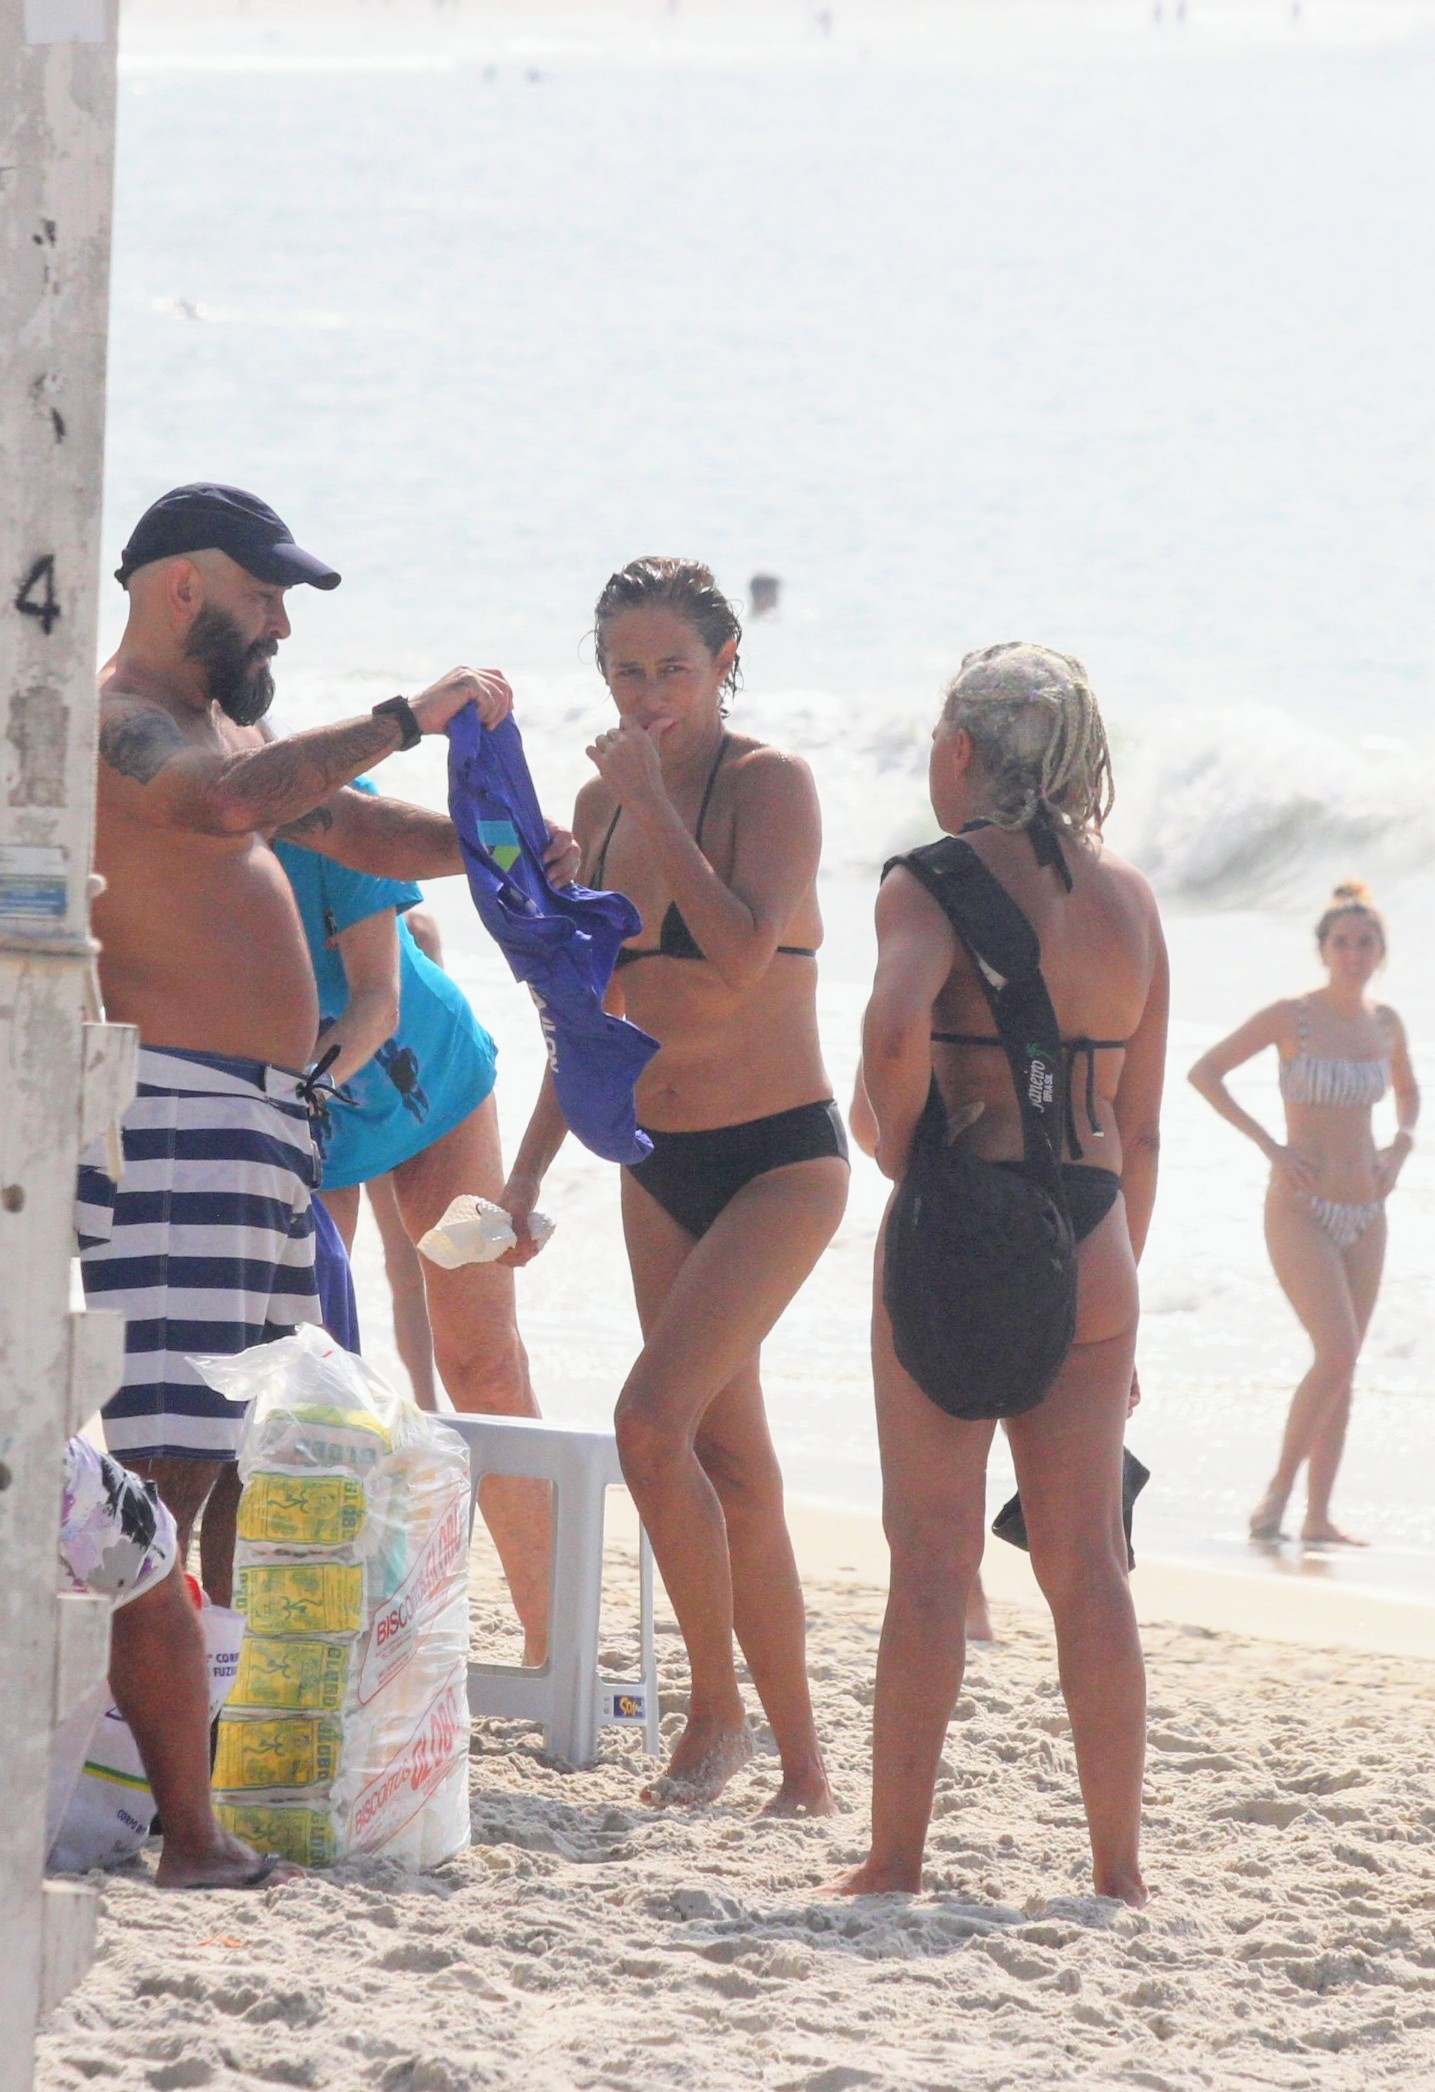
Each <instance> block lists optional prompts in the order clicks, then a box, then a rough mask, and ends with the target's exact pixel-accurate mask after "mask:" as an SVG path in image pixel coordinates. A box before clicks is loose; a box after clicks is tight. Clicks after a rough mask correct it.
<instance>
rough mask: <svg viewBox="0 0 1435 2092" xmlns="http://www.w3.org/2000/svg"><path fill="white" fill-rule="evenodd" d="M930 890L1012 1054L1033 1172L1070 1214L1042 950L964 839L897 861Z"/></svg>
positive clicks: (1058, 1061) (1058, 1073)
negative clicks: (972, 966) (962, 947)
mask: <svg viewBox="0 0 1435 2092" xmlns="http://www.w3.org/2000/svg"><path fill="white" fill-rule="evenodd" d="M894 865H901V867H902V869H903V870H904V871H906V872H910V873H911V875H912V877H913V878H914V879H916V880H917V881H918V883H919V884H920V885H922V886H924V887H925V888H926V889H927V892H928V893H929V894H930V895H931V896H932V899H933V900H934V901H935V902H936V903H937V906H938V907H939V908H940V909H941V911H942V913H943V914H944V915H945V916H946V918H947V921H948V922H949V923H950V924H951V926H952V928H953V929H954V930H955V931H956V933H957V935H958V937H960V939H961V941H962V943H963V944H964V945H965V947H966V949H967V951H968V952H969V953H970V954H971V957H972V960H973V962H974V964H975V966H976V972H977V978H978V980H979V981H980V982H981V984H982V992H983V994H984V995H985V996H986V999H987V1004H988V1007H989V1008H990V1010H991V1013H992V1022H993V1024H994V1025H995V1026H996V1030H997V1036H998V1037H999V1038H1000V1040H1001V1042H1002V1045H1003V1047H1004V1048H1005V1049H1006V1056H1007V1061H1008V1064H1009V1065H1010V1068H1011V1076H1012V1083H1013V1085H1014V1087H1015V1089H1016V1100H1017V1104H1018V1106H1019V1107H1020V1110H1021V1118H1022V1133H1023V1139H1024V1143H1025V1148H1026V1164H1027V1168H1028V1170H1030V1171H1031V1172H1032V1174H1034V1175H1035V1176H1037V1177H1038V1178H1039V1179H1040V1180H1041V1182H1042V1183H1043V1184H1044V1185H1045V1186H1046V1188H1047V1190H1048V1191H1050V1192H1051V1194H1052V1196H1053V1197H1054V1198H1055V1199H1056V1201H1057V1204H1058V1205H1059V1206H1060V1207H1061V1209H1062V1211H1063V1212H1065V1211H1066V1193H1065V1188H1064V1186H1063V1185H1062V1182H1061V1106H1062V1097H1063V1094H1064V1091H1063V1081H1064V1070H1065V1063H1064V1061H1063V1058H1062V1049H1061V1027H1060V1025H1059V1024H1058V1023H1057V1021H1056V1011H1055V1010H1054V1009H1053V1007H1052V1001H1051V997H1050V995H1049V994H1048V993H1047V986H1046V982H1045V980H1044V979H1043V978H1042V971H1041V945H1040V942H1039V941H1038V939H1037V934H1036V932H1035V930H1033V928H1032V926H1031V924H1030V923H1029V922H1028V921H1027V918H1026V916H1025V915H1024V914H1023V913H1022V911H1021V909H1020V908H1018V906H1017V904H1016V902H1015V901H1014V900H1013V899H1012V897H1011V895H1010V894H1009V893H1008V892H1007V890H1006V888H1005V887H1004V886H1003V885H1002V883H1001V881H1000V880H999V879H997V878H996V877H995V876H994V875H993V873H992V872H990V871H989V870H988V869H987V867H986V865H984V864H983V862H982V860H981V858H980V857H978V855H977V853H976V851H975V850H974V849H973V848H972V847H971V845H970V843H966V842H963V841H962V839H961V837H960V836H954V835H948V836H943V838H942V839H941V841H940V842H936V843H927V844H926V845H924V847H923V848H921V849H920V850H909V851H907V852H906V853H905V855H903V856H901V857H893V858H891V859H889V860H888V862H887V863H886V864H885V865H884V866H883V868H882V876H883V878H884V879H885V878H886V876H887V874H888V872H890V871H891V870H892V868H893V866H894Z"/></svg>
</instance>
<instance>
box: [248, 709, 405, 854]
mask: <svg viewBox="0 0 1435 2092" xmlns="http://www.w3.org/2000/svg"><path fill="white" fill-rule="evenodd" d="M397 746H398V729H397V728H396V727H395V726H394V724H393V721H392V720H389V719H354V720H350V721H348V722H347V723H346V724H345V725H343V726H321V727H311V728H310V729H309V731H308V732H307V733H302V734H294V735H292V736H291V737H290V738H289V739H288V740H285V741H272V742H271V743H270V744H269V746H268V747H267V748H258V749H256V750H255V751H254V753H253V754H252V755H244V756H240V757H239V758H237V760H236V761H234V762H233V763H232V764H231V765H230V766H229V768H228V769H227V770H226V772H225V775H224V777H223V779H222V781H221V782H220V783H219V785H218V786H217V787H216V792H217V794H218V795H219V796H220V797H221V798H222V799H223V800H224V801H226V802H228V803H229V804H230V805H232V806H233V807H235V808H236V809H238V810H240V811H241V812H242V815H243V819H244V823H245V825H246V826H247V827H250V828H258V829H261V830H266V831H269V832H271V833H272V832H273V831H275V830H276V829H280V828H288V827H290V826H292V824H293V823H295V822H297V821H304V820H305V819H307V818H309V817H310V816H312V815H314V814H316V813H321V814H322V813H326V809H325V808H324V805H323V802H324V801H325V800H326V799H330V798H332V797H333V795H334V793H335V792H336V791H338V790H339V788H340V786H341V785H346V784H347V783H348V782H349V780H350V778H352V777H357V776H358V775H359V774H360V773H361V772H362V771H364V770H369V769H372V767H373V765H374V764H375V763H376V762H379V761H380V760H381V759H382V758H383V757H384V756H386V755H391V754H392V753H393V751H394V749H395V748H396V747H397ZM323 826H324V823H323V822H322V821H321V822H320V824H319V827H318V829H311V831H310V840H314V839H315V838H316V837H317V835H318V834H319V833H320V832H322V829H323ZM300 840H301V841H303V840H304V838H303V837H302V836H301V837H300Z"/></svg>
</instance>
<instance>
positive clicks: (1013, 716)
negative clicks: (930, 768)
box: [942, 639, 1116, 834]
mask: <svg viewBox="0 0 1435 2092" xmlns="http://www.w3.org/2000/svg"><path fill="white" fill-rule="evenodd" d="M942 726H943V728H944V729H945V731H946V732H948V733H955V732H956V731H957V729H958V728H959V727H964V728H965V729H966V731H967V733H969V734H970V735H971V738H972V746H973V748H974V749H975V750H976V753H977V756H978V759H979V760H980V762H981V765H982V768H983V769H984V770H985V771H986V773H987V776H988V777H989V778H990V779H991V784H992V797H993V803H992V805H991V807H990V808H989V809H988V816H989V818H990V819H991V821H992V822H993V823H994V824H995V826H996V827H998V828H1026V827H1028V826H1029V825H1030V823H1031V822H1032V821H1033V820H1034V819H1035V818H1036V816H1037V814H1038V812H1039V811H1040V810H1041V809H1042V808H1043V807H1044V808H1045V809H1046V811H1047V812H1048V814H1050V815H1052V816H1054V817H1055V819H1056V821H1057V823H1058V825H1059V826H1062V827H1066V828H1070V829H1071V830H1073V831H1074V832H1076V833H1078V834H1083V833H1085V832H1086V831H1087V830H1089V829H1093V828H1094V829H1095V830H1096V832H1097V833H1098V834H1100V832H1101V827H1102V824H1103V822H1104V821H1105V819H1106V817H1107V815H1108V814H1109V813H1110V811H1111V808H1112V806H1113V804H1114V803H1115V799H1116V786H1115V783H1114V781H1113V779H1112V775H1111V751H1110V749H1109V748H1108V747H1107V744H1106V729H1105V727H1104V726H1103V725H1102V723H1101V713H1100V710H1099V708H1098V706H1097V703H1096V698H1095V696H1094V694H1093V692H1092V689H1091V685H1090V683H1089V682H1088V681H1087V679H1086V670H1085V669H1084V668H1083V667H1082V665H1081V663H1080V662H1079V661H1077V660H1075V659H1073V657H1072V656H1071V655H1070V654H1057V653H1053V652H1052V650H1051V648H1050V647H1044V646H1033V645H1030V644H1029V643H1028V642H1027V641H1025V640H1017V639H1011V640H1005V641H1003V643H1002V644H1001V645H1000V646H989V647H983V648H981V649H980V651H978V652H977V653H974V654H968V655H967V656H966V658H965V660H964V661H963V662H962V665H961V668H960V670H959V671H958V673H957V675H956V676H955V677H954V678H953V680H952V681H951V682H950V683H949V684H948V685H947V694H946V702H945V703H944V705H943V707H942Z"/></svg>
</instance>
